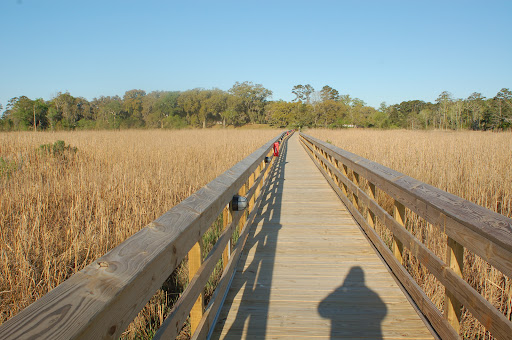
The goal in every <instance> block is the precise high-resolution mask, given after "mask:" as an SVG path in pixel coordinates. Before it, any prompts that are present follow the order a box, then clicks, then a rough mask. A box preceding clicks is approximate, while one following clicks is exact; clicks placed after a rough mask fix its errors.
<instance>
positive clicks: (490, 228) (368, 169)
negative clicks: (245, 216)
mask: <svg viewBox="0 0 512 340" xmlns="http://www.w3.org/2000/svg"><path fill="white" fill-rule="evenodd" d="M301 136H302V137H303V138H304V139H305V140H307V141H308V142H309V143H315V144H317V145H319V146H321V147H322V149H323V150H325V152H327V154H329V155H330V156H332V157H333V158H334V159H335V160H337V161H339V162H340V163H343V164H346V165H347V166H348V167H349V168H351V169H353V170H354V171H356V172H358V173H359V174H360V175H361V176H363V177H365V178H366V179H367V180H369V181H370V182H372V183H374V184H375V185H376V186H378V187H379V188H380V189H382V190H384V191H385V192H387V193H388V194H389V195H390V196H391V197H392V198H394V199H396V200H397V201H399V202H400V203H402V204H403V205H405V206H406V207H408V208H409V209H411V210H412V211H414V212H415V213H417V214H418V215H420V216H421V217H423V218H425V220H426V221H428V222H429V223H431V224H433V225H435V226H437V227H439V228H440V229H441V230H443V231H444V232H446V234H447V235H448V236H450V237H451V238H452V239H454V240H455V241H457V242H458V243H460V244H462V245H463V246H464V247H465V248H467V249H468V250H470V251H472V252H474V253H475V254H477V255H479V256H481V257H482V258H483V259H484V260H486V261H488V262H489V263H490V264H492V265H493V266H494V267H496V268H497V269H498V270H500V271H501V272H503V273H504V274H505V275H507V276H508V277H512V261H510V259H511V258H512V219H509V218H507V217H505V216H503V215H500V214H497V213H495V212H493V211H490V210H488V209H486V208H483V207H481V206H479V205H477V204H474V203H471V202H469V201H466V200H464V199H462V198H460V197H457V196H455V195H452V194H450V193H447V192H445V191H442V190H440V189H438V188H435V187H433V186H431V185H428V184H426V183H423V182H420V181H418V180H416V179H413V178H411V177H409V176H406V175H404V174H402V173H399V172H397V171H395V170H392V169H390V168H387V167H385V166H383V165H380V164H378V163H376V162H372V161H370V160H367V159H365V158H363V157H361V156H358V155H355V154H353V153H350V152H348V151H345V150H343V149H340V148H338V147H336V146H333V145H331V144H328V143H324V142H322V141H321V140H318V139H316V138H314V137H311V136H307V135H304V134H301Z"/></svg>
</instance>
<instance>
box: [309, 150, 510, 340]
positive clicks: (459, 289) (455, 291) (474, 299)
mask: <svg viewBox="0 0 512 340" xmlns="http://www.w3.org/2000/svg"><path fill="white" fill-rule="evenodd" d="M306 147H308V149H309V150H310V152H313V153H314V152H315V151H314V150H313V148H310V147H309V146H308V145H306ZM314 158H315V159H317V160H318V161H319V162H322V163H324V165H326V166H327V168H329V169H331V170H332V173H333V174H334V175H335V176H337V177H338V180H339V181H341V182H343V183H345V184H346V185H347V186H348V187H350V188H351V189H352V190H354V192H357V195H358V196H359V198H360V200H361V201H362V202H364V203H365V204H367V206H368V208H369V209H371V210H372V211H373V212H374V213H375V214H376V216H378V218H379V219H380V220H381V221H382V222H383V223H384V224H385V225H386V226H387V227H388V228H390V230H391V231H392V232H393V234H394V238H396V239H397V240H398V241H399V242H403V243H404V244H406V247H407V248H408V249H409V250H410V251H411V253H412V254H413V255H414V256H415V257H417V258H418V259H419V260H420V261H421V262H422V263H423V264H424V265H425V266H426V267H427V269H428V270H429V271H430V272H431V273H432V274H433V275H434V276H436V278H437V279H438V280H439V281H440V282H441V283H442V284H443V285H445V287H446V290H447V292H448V294H449V296H450V298H452V299H453V301H454V302H455V303H458V301H457V299H458V300H459V301H460V302H462V303H463V304H464V305H465V306H466V307H467V308H468V309H469V310H470V311H471V313H472V314H473V315H474V316H475V317H476V318H477V319H478V320H479V321H480V322H482V323H484V324H485V323H486V325H488V326H489V328H488V329H489V331H491V333H493V334H495V336H498V338H501V337H502V336H504V335H505V334H512V323H511V322H510V321H509V320H508V319H507V318H506V317H504V315H503V314H502V313H501V312H499V311H498V310H497V309H496V308H494V307H493V306H492V305H491V304H490V303H489V302H488V301H487V300H485V299H484V298H483V297H482V296H481V295H480V294H479V293H478V292H476V291H475V290H474V289H473V288H472V287H471V286H470V285H469V284H468V283H467V282H465V281H464V280H463V279H462V278H461V276H462V275H461V273H460V272H461V268H457V266H458V265H460V263H459V264H454V265H453V268H450V267H449V266H448V265H447V264H445V263H444V262H443V261H442V260H441V259H439V258H438V257H436V256H435V255H434V254H433V253H432V252H431V251H430V250H428V248H427V247H426V246H424V245H423V244H422V243H421V242H419V241H418V240H417V239H416V238H414V236H413V235H412V234H410V233H409V232H408V231H406V230H405V229H404V228H403V227H402V223H401V222H403V221H401V220H400V219H398V220H397V219H396V218H392V217H391V216H389V214H387V212H386V211H385V210H384V209H383V208H381V207H380V206H379V205H378V204H377V203H376V202H375V201H374V200H372V199H370V197H369V196H368V195H367V194H366V193H365V192H363V191H362V190H360V189H359V188H357V187H356V186H355V184H354V183H351V181H350V180H349V179H348V178H347V177H346V176H345V175H344V174H343V173H341V172H340V171H337V170H336V169H335V167H334V165H333V164H331V163H330V162H329V161H328V160H327V159H326V158H324V157H322V156H321V155H319V154H317V155H316V157H314ZM312 159H313V158H312ZM319 168H320V167H319ZM324 176H326V178H328V181H329V182H330V183H331V185H334V186H336V187H337V189H335V190H338V193H339V194H342V191H341V190H339V188H338V186H337V185H336V183H335V182H334V181H333V180H332V179H331V178H330V177H328V175H327V173H324ZM341 198H343V197H341ZM345 198H346V197H345ZM349 201H350V200H348V201H347V202H349ZM349 208H351V211H352V210H353V211H357V209H356V208H355V207H354V206H351V207H349ZM357 212H358V211H357ZM358 213H359V212H358ZM379 240H380V238H379ZM457 254H458V255H457V256H458V261H459V262H461V261H462V254H463V250H460V249H459V250H458V252H457ZM455 308H457V307H455ZM490 320H492V321H490ZM457 324H458V323H456V325H457Z"/></svg>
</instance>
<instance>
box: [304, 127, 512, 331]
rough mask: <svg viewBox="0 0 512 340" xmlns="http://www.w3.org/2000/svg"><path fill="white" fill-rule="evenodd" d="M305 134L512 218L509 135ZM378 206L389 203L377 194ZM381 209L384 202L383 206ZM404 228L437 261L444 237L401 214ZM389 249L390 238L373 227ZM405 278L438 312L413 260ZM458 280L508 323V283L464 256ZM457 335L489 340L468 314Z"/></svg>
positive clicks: (424, 274) (431, 288) (432, 289)
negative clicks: (412, 280)
mask: <svg viewBox="0 0 512 340" xmlns="http://www.w3.org/2000/svg"><path fill="white" fill-rule="evenodd" d="M305 133H306V134H309V135H312V136H314V137H316V138H319V139H321V140H323V141H327V142H329V143H331V144H333V145H336V146H338V147H340V148H342V149H345V150H347V151H350V152H353V153H355V154H358V155H360V156H362V157H365V158H367V159H370V160H372V161H375V162H377V163H380V164H382V165H385V166H387V167H389V168H392V169H394V170H397V171H399V172H402V173H404V174H406V175H408V176H411V177H413V178H416V179H418V180H420V181H423V182H426V183H428V184H430V185H433V186H435V187H438V188H440V189H442V190H445V191H447V192H450V193H452V194H455V195H457V196H460V197H462V198H464V199H466V200H469V201H472V202H474V203H476V204H479V205H481V206H484V207H486V208H488V209H490V210H493V211H495V212H498V213H500V214H502V215H505V216H507V217H512V170H511V169H512V134H511V133H510V132H503V133H493V132H477V131H464V132H459V131H457V132H455V131H405V130H402V131H397V130H393V131H379V130H363V129H344V130H323V129H322V130H321V129H318V130H308V131H306V132H305ZM378 199H379V202H381V204H382V202H386V201H387V210H388V212H391V211H392V204H393V203H392V200H391V199H390V197H389V196H387V194H385V193H382V192H380V194H379V197H378ZM384 206H386V203H384ZM406 225H407V228H408V230H409V231H411V232H412V233H413V234H414V235H415V236H416V237H417V238H418V239H419V240H421V241H422V242H423V243H424V244H425V245H426V246H428V247H429V248H430V250H432V251H433V252H434V253H435V254H436V255H437V256H439V257H440V258H441V259H444V258H445V255H444V254H445V251H446V250H445V249H446V235H445V234H444V233H442V232H440V231H439V230H438V229H437V228H434V227H432V226H431V225H429V224H428V223H425V222H424V221H423V220H422V219H419V218H418V217H417V216H416V215H415V214H414V213H412V212H410V211H407V222H406ZM377 231H378V232H380V234H381V237H382V238H383V239H384V240H385V241H387V243H388V246H390V245H391V237H392V235H391V234H390V233H389V232H388V231H387V228H384V227H382V226H381V225H380V224H378V225H377ZM404 259H407V260H408V262H407V264H406V266H407V269H408V271H409V273H410V274H411V275H412V276H413V277H414V278H415V279H416V281H417V282H418V284H419V285H420V286H421V287H422V288H423V290H424V291H425V292H426V293H427V295H428V296H429V297H430V298H431V299H432V301H433V302H434V303H435V304H436V305H437V307H438V308H440V309H441V310H442V307H443V303H444V287H443V286H442V285H441V284H440V283H439V282H438V281H437V279H435V278H434V277H433V276H432V275H430V274H429V273H428V271H427V270H426V269H425V268H424V267H422V266H421V265H420V264H419V263H418V262H417V261H416V260H415V259H414V258H412V257H411V256H410V254H407V252H406V256H405V257H404ZM463 276H464V278H465V279H466V281H467V282H469V283H470V284H471V285H472V286H473V287H474V288H475V289H476V290H477V291H479V292H481V294H482V295H483V296H484V297H485V298H486V299H487V300H489V301H490V302H491V303H492V304H493V305H494V306H495V307H497V308H498V309H499V310H501V311H502V312H503V313H504V314H505V315H506V316H507V317H508V319H509V320H510V319H511V313H512V298H511V292H512V280H511V279H510V278H508V277H506V276H505V275H503V274H502V273H501V272H499V271H497V270H496V269H494V268H493V267H491V266H490V265H488V263H487V262H485V261H483V260H482V259H480V258H479V257H478V256H475V255H473V254H471V253H469V252H468V251H467V250H466V251H465V258H464V273H463ZM461 335H462V337H463V338H465V339H490V338H491V337H490V335H489V334H488V333H486V332H485V330H484V328H483V327H482V326H481V325H480V324H479V323H478V321H476V320H475V319H474V318H473V317H472V316H471V315H470V313H469V312H468V311H464V314H463V320H462V327H461Z"/></svg>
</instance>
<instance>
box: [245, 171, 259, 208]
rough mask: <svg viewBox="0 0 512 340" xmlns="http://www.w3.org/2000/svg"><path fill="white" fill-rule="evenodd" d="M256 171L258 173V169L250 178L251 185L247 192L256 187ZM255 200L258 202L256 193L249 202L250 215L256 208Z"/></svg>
mask: <svg viewBox="0 0 512 340" xmlns="http://www.w3.org/2000/svg"><path fill="white" fill-rule="evenodd" d="M256 171H258V169H256V170H255V172H253V173H252V175H250V176H249V185H248V187H247V191H250V190H251V188H252V187H253V185H254V181H255V180H256ZM255 200H256V192H254V194H253V195H252V197H251V199H250V200H249V207H248V209H247V212H248V213H249V214H250V213H251V211H252V208H253V207H254V201H255Z"/></svg>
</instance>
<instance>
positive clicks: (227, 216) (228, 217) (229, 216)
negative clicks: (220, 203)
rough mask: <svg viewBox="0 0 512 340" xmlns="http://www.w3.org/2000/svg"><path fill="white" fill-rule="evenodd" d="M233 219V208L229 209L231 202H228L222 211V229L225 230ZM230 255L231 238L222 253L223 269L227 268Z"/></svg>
mask: <svg viewBox="0 0 512 340" xmlns="http://www.w3.org/2000/svg"><path fill="white" fill-rule="evenodd" d="M231 221H233V213H232V211H231V209H229V204H228V205H226V206H225V207H224V210H223V211H222V230H225V229H226V228H227V227H228V225H229V223H230V222H231ZM230 255H231V240H229V241H228V244H227V246H226V248H225V249H224V252H223V253H222V266H223V269H226V266H227V265H228V260H229V256H230Z"/></svg>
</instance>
